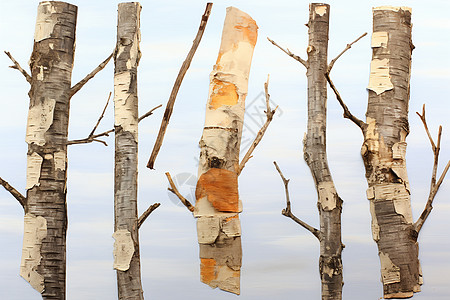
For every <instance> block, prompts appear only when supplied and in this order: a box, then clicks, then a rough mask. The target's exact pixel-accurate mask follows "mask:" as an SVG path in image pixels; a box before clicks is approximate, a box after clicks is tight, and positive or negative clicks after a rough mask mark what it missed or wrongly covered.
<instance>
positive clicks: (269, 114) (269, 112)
mask: <svg viewBox="0 0 450 300" xmlns="http://www.w3.org/2000/svg"><path fill="white" fill-rule="evenodd" d="M264 93H265V95H266V110H265V111H264V112H265V113H266V122H265V123H264V125H263V126H262V127H261V129H260V130H259V131H258V134H257V135H256V137H255V140H254V141H253V143H252V145H251V146H250V148H249V149H248V151H247V153H246V154H245V156H244V158H243V159H242V161H241V163H240V164H239V170H238V175H239V174H241V172H242V170H243V169H244V167H245V164H246V163H247V162H248V160H249V159H250V158H251V157H252V153H253V151H254V150H255V148H256V146H258V144H259V142H261V140H262V138H263V136H264V134H265V133H266V130H267V128H268V127H269V124H270V122H271V121H272V119H273V115H274V114H275V111H276V110H277V108H278V106H277V107H276V108H275V109H274V110H272V109H271V108H270V103H269V101H270V94H269V75H267V81H266V82H265V83H264Z"/></svg>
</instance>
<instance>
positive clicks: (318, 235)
mask: <svg viewBox="0 0 450 300" xmlns="http://www.w3.org/2000/svg"><path fill="white" fill-rule="evenodd" d="M273 164H274V165H275V168H276V169H277V171H278V173H279V174H280V177H281V180H283V184H284V190H285V192H286V208H285V209H283V210H282V211H281V214H282V215H283V216H286V217H288V218H291V219H292V220H294V222H296V223H297V224H299V225H300V226H302V227H303V228H305V229H306V230H308V231H309V232H311V233H312V234H313V235H314V236H315V237H316V238H317V239H318V240H319V241H320V240H322V233H321V232H320V230H318V229H316V228H314V227H312V226H310V225H308V224H307V223H305V222H303V221H302V220H300V219H299V218H297V217H296V216H295V215H294V214H293V213H292V211H291V201H290V200H289V190H288V184H289V179H286V178H285V177H284V176H283V173H282V172H281V170H280V167H278V164H277V162H276V161H274V162H273Z"/></svg>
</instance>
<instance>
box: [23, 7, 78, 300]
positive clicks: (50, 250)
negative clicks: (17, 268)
mask: <svg viewBox="0 0 450 300" xmlns="http://www.w3.org/2000/svg"><path fill="white" fill-rule="evenodd" d="M76 16H77V7H76V6H74V5H71V4H68V3H64V2H41V3H40V4H39V6H38V15H37V22H36V31H35V35H34V47H33V53H32V55H31V58H30V68H31V89H30V91H29V93H28V94H29V97H30V106H29V112H28V122H27V133H26V139H25V140H26V142H27V143H28V154H27V185H26V189H27V202H26V205H25V213H26V215H25V233H24V242H23V251H22V263H21V272H20V274H21V276H22V277H24V278H25V280H27V281H28V282H29V283H30V284H31V286H33V288H35V289H36V290H37V291H38V292H40V293H41V294H42V298H43V299H59V300H61V299H65V272H66V255H65V254H66V230H67V211H66V176H67V174H66V169H67V168H66V164H67V144H66V143H67V132H68V121H69V102H70V87H71V74H72V67H73V56H74V51H75V26H76Z"/></svg>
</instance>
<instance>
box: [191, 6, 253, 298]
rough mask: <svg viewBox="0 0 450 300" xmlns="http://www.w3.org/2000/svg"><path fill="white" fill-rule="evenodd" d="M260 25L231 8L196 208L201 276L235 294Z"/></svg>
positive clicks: (213, 82)
mask: <svg viewBox="0 0 450 300" xmlns="http://www.w3.org/2000/svg"><path fill="white" fill-rule="evenodd" d="M257 29H258V26H257V25H256V23H255V21H254V20H253V19H252V18H251V17H250V16H249V15H247V14H246V13H244V12H242V11H240V10H239V9H237V8H234V7H229V8H227V15H226V18H225V22H224V27H223V32H222V42H221V45H220V51H219V56H218V59H217V62H216V64H215V65H214V69H213V71H212V73H211V75H210V88H209V97H208V102H207V105H206V116H205V126H204V130H203V135H202V138H201V140H200V148H201V152H200V160H199V169H198V177H199V180H198V183H197V188H196V199H197V201H196V204H195V209H194V216H195V217H196V218H197V233H198V242H199V246H200V260H201V265H200V272H201V280H202V282H204V283H206V284H208V285H209V286H211V287H213V288H215V287H219V288H220V289H222V290H225V291H228V292H232V293H235V294H239V293H240V268H241V260H242V249H241V238H240V236H241V228H240V222H239V213H240V212H241V211H242V205H241V203H240V200H239V193H238V172H239V146H240V141H241V135H242V126H243V121H244V110H245V97H246V96H247V86H248V77H249V72H250V66H251V60H252V56H253V49H254V47H255V44H256V40H257Z"/></svg>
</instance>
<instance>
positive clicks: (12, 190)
mask: <svg viewBox="0 0 450 300" xmlns="http://www.w3.org/2000/svg"><path fill="white" fill-rule="evenodd" d="M0 185H2V186H3V187H4V188H5V190H7V191H8V192H9V193H10V194H11V195H12V196H13V197H14V198H16V199H17V201H19V203H20V205H22V207H23V209H25V206H26V205H27V198H26V197H24V196H23V195H22V194H21V193H20V192H19V191H18V190H16V189H15V188H14V187H12V186H11V185H10V184H9V183H8V182H6V181H5V180H3V178H1V177H0Z"/></svg>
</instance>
